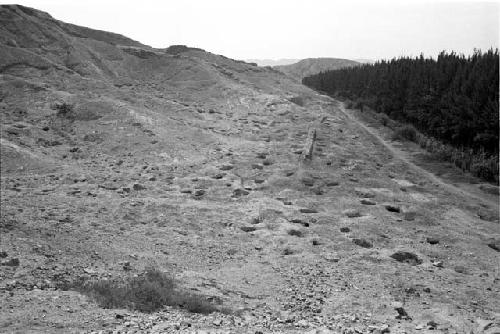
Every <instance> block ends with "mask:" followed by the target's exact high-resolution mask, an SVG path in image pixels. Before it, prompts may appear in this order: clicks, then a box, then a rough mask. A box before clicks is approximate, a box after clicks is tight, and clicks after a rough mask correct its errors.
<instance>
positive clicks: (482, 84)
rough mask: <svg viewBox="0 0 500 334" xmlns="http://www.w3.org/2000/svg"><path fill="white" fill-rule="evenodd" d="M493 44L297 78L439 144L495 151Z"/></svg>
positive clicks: (495, 55) (496, 94)
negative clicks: (466, 52) (470, 51)
mask: <svg viewBox="0 0 500 334" xmlns="http://www.w3.org/2000/svg"><path fill="white" fill-rule="evenodd" d="M498 63H499V56H498V49H495V50H493V49H490V50H488V51H487V52H484V53H483V52H481V51H480V50H475V51H474V53H473V54H472V55H470V56H467V57H466V56H464V55H459V54H456V53H454V52H451V53H447V52H445V51H443V52H441V53H440V54H439V55H438V57H437V58H436V59H433V58H425V57H424V56H423V55H420V56H419V57H415V58H411V57H401V58H397V59H396V58H394V59H392V60H389V61H386V60H382V61H379V62H376V63H374V64H365V65H362V66H358V67H349V68H344V69H339V70H332V71H327V72H322V73H319V74H316V75H312V76H309V77H306V78H304V79H303V80H302V82H303V83H304V84H305V85H307V86H309V87H311V88H313V89H316V90H319V91H322V92H326V93H327V94H329V95H335V96H340V97H344V98H349V99H351V100H355V101H358V102H359V103H360V104H361V105H366V106H368V107H370V108H372V109H374V110H375V111H377V112H382V113H385V114H387V115H389V117H390V118H392V119H395V120H398V121H401V122H404V123H409V124H412V125H414V126H415V127H416V128H417V129H418V130H419V131H420V132H422V133H424V134H426V135H428V136H430V137H433V138H436V139H439V140H440V141H442V142H443V143H445V144H449V145H451V146H454V147H457V148H463V149H465V148H466V149H469V150H473V151H474V152H481V154H483V155H484V154H487V155H488V156H497V157H498V145H499V142H498V140H499V134H498V132H499V112H498V103H499V86H498V78H499V72H498V71H499V65H498Z"/></svg>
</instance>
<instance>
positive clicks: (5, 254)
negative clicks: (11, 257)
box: [0, 251, 8, 259]
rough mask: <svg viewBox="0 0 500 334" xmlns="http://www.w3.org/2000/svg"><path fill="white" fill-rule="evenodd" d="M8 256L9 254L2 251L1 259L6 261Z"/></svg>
mask: <svg viewBox="0 0 500 334" xmlns="http://www.w3.org/2000/svg"><path fill="white" fill-rule="evenodd" d="M7 256H8V255H7V252H5V251H1V252H0V259H4V258H6V257H7Z"/></svg>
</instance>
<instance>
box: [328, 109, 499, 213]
mask: <svg viewBox="0 0 500 334" xmlns="http://www.w3.org/2000/svg"><path fill="white" fill-rule="evenodd" d="M335 102H337V103H338V108H339V110H340V112H342V114H344V115H345V116H346V117H347V118H348V119H349V120H351V121H353V122H354V123H356V124H357V125H358V126H359V127H360V128H362V129H363V130H364V131H365V132H367V133H369V134H370V135H371V136H372V137H373V138H375V139H376V140H377V141H378V142H379V143H380V144H382V145H383V146H384V147H385V148H386V149H387V150H388V151H389V152H390V153H391V154H392V155H393V156H394V157H396V158H397V159H399V160H400V161H402V162H404V163H405V164H406V165H408V166H409V167H410V168H411V169H413V170H414V171H416V172H418V173H420V174H421V175H423V176H425V177H426V178H427V179H429V180H431V181H432V182H434V183H435V184H436V185H438V186H440V187H442V188H444V189H445V190H446V191H448V192H450V193H452V194H454V195H457V196H462V197H466V198H469V199H470V198H472V199H475V200H476V201H478V202H479V203H481V204H487V205H488V206H492V207H493V208H496V207H498V201H495V200H492V199H489V198H486V197H484V196H478V195H476V194H473V193H471V192H469V191H467V190H464V189H461V188H459V187H456V186H454V185H452V184H449V183H447V182H445V181H443V180H442V179H440V178H438V177H437V176H436V175H434V174H433V173H431V172H429V171H427V170H425V169H424V168H422V167H420V166H417V165H416V164H415V163H413V162H412V161H410V160H409V159H408V158H407V157H406V156H405V154H404V152H402V151H401V150H399V149H397V148H396V147H394V146H393V145H391V144H390V143H388V142H387V141H386V140H385V139H384V138H382V137H381V136H380V135H379V134H378V133H376V132H375V131H374V130H372V129H370V128H369V127H368V126H366V125H365V124H363V123H362V122H361V121H359V120H358V119H356V118H355V117H354V116H353V115H351V114H350V113H349V112H348V111H347V110H346V109H345V107H344V104H343V103H341V102H338V101H335Z"/></svg>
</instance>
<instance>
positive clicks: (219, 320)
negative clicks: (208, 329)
mask: <svg viewBox="0 0 500 334" xmlns="http://www.w3.org/2000/svg"><path fill="white" fill-rule="evenodd" d="M212 324H213V325H214V326H220V325H222V320H221V319H215V320H214V321H213V322H212Z"/></svg>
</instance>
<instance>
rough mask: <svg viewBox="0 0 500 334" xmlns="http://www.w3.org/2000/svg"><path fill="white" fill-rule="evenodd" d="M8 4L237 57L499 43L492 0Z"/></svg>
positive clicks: (56, 0) (379, 53)
mask: <svg viewBox="0 0 500 334" xmlns="http://www.w3.org/2000/svg"><path fill="white" fill-rule="evenodd" d="M13 1H16V3H19V4H23V5H25V6H29V7H33V8H36V9H40V10H43V11H47V12H49V13H50V14H51V15H52V16H53V17H55V18H56V19H59V20H62V21H66V22H70V23H74V24H78V25H83V26H87V27H90V28H94V29H101V30H106V31H112V32H116V33H120V34H123V35H125V36H127V37H130V38H132V39H135V40H137V41H139V42H141V43H144V44H147V45H151V46H154V47H166V46H169V45H173V44H185V45H188V46H194V47H200V48H203V49H205V50H207V51H210V52H213V53H217V54H223V55H225V56H228V57H231V58H237V59H250V58H258V59H263V58H271V59H279V58H307V57H340V58H369V59H379V58H392V57H394V56H400V55H418V54H420V53H421V52H423V53H424V54H425V55H430V56H434V55H436V54H437V53H438V52H439V51H441V50H454V51H457V52H460V53H465V54H470V53H471V52H472V50H473V48H480V49H483V50H485V49H488V48H490V47H492V46H493V47H498V45H499V29H500V26H499V7H500V3H499V1H498V0H497V1H490V2H479V1H472V0H469V1H465V2H463V1H462V2H455V1H446V0H441V1H430V0H423V1H416V0H407V1H403V0H400V1H396V0H394V1H392V0H384V1H348V0H345V1H334V0H251V1H249V0H246V1H239V0H176V1H171V0H164V1H161V0H142V1H128V0H85V1H69V0H13ZM5 3H9V2H6V1H3V0H0V4H5Z"/></svg>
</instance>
